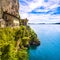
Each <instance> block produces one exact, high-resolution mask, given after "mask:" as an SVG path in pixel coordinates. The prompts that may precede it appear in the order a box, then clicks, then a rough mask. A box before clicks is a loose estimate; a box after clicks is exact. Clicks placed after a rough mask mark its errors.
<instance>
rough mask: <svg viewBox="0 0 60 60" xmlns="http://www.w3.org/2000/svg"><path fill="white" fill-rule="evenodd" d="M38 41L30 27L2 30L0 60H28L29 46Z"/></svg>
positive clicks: (0, 29)
mask: <svg viewBox="0 0 60 60" xmlns="http://www.w3.org/2000/svg"><path fill="white" fill-rule="evenodd" d="M32 41H33V42H36V41H38V39H37V35H36V34H35V33H34V32H33V30H31V28H30V27H29V26H27V27H26V26H20V27H19V28H10V27H6V28H0V60H28V52H27V49H28V48H27V46H30V45H31V44H32Z"/></svg>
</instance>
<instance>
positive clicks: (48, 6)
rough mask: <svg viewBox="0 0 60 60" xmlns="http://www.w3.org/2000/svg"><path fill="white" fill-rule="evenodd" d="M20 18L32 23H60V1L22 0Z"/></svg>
mask: <svg viewBox="0 0 60 60" xmlns="http://www.w3.org/2000/svg"><path fill="white" fill-rule="evenodd" d="M19 2H20V10H19V11H20V16H21V18H28V19H29V22H30V23H31V22H32V23H33V22H34V23H38V22H40V23H42V22H47V23H50V22H53V23H55V22H60V0H20V1H19Z"/></svg>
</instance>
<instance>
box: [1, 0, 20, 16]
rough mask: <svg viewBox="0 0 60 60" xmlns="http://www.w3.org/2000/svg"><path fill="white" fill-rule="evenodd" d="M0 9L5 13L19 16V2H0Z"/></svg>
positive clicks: (14, 0)
mask: <svg viewBox="0 0 60 60" xmlns="http://www.w3.org/2000/svg"><path fill="white" fill-rule="evenodd" d="M0 8H1V9H2V10H3V11H4V12H7V13H10V14H12V15H15V16H18V15H19V0H0Z"/></svg>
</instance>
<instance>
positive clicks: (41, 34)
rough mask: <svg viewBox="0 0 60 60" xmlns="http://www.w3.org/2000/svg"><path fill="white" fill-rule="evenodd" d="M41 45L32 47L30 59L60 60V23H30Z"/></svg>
mask: <svg viewBox="0 0 60 60" xmlns="http://www.w3.org/2000/svg"><path fill="white" fill-rule="evenodd" d="M30 26H31V28H32V29H33V30H34V31H35V32H36V33H37V35H38V38H39V40H40V41H41V45H40V46H39V47H37V48H36V49H30V51H29V54H30V58H29V60H60V25H30Z"/></svg>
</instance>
